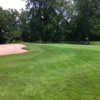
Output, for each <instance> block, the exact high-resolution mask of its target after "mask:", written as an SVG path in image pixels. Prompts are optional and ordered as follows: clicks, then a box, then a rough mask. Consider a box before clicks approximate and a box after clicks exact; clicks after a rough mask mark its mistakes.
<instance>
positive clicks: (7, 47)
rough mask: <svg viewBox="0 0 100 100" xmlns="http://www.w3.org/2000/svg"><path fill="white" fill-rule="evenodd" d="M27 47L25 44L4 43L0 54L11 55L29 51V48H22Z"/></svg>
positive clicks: (0, 47) (0, 46) (0, 48)
mask: <svg viewBox="0 0 100 100" xmlns="http://www.w3.org/2000/svg"><path fill="white" fill-rule="evenodd" d="M23 47H26V46H25V45H23V44H4V45H0V55H10V54H19V53H24V52H28V50H25V49H22V48H23Z"/></svg>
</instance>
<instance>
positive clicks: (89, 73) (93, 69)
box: [0, 43, 100, 100]
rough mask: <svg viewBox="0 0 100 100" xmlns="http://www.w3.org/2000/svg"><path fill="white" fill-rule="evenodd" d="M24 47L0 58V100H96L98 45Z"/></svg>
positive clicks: (99, 67)
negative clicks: (16, 53)
mask: <svg viewBox="0 0 100 100" xmlns="http://www.w3.org/2000/svg"><path fill="white" fill-rule="evenodd" d="M26 45H27V49H29V52H28V53H23V54H18V55H8V56H0V100H100V45H95V44H94V45H75V44H74V45H73V44H32V43H26Z"/></svg>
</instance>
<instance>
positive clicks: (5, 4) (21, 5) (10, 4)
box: [0, 0, 25, 10]
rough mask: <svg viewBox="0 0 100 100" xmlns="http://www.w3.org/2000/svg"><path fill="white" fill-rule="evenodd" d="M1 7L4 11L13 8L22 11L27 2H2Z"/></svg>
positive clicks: (13, 0)
mask: <svg viewBox="0 0 100 100" xmlns="http://www.w3.org/2000/svg"><path fill="white" fill-rule="evenodd" d="M0 6H1V7H2V8H3V9H8V8H13V9H17V10H20V9H21V8H24V9H25V1H22V0H0Z"/></svg>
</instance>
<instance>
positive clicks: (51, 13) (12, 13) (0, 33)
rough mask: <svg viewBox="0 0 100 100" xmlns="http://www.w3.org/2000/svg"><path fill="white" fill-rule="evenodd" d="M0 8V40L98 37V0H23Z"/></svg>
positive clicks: (38, 40) (81, 39)
mask: <svg viewBox="0 0 100 100" xmlns="http://www.w3.org/2000/svg"><path fill="white" fill-rule="evenodd" d="M25 2H26V8H27V9H26V10H23V9H22V10H21V11H20V12H18V11H17V10H14V9H8V10H4V9H3V8H0V43H5V42H17V41H25V42H66V41H70V42H71V41H77V42H81V41H86V39H88V40H91V41H96V40H97V41H98V40H100V0H25Z"/></svg>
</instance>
